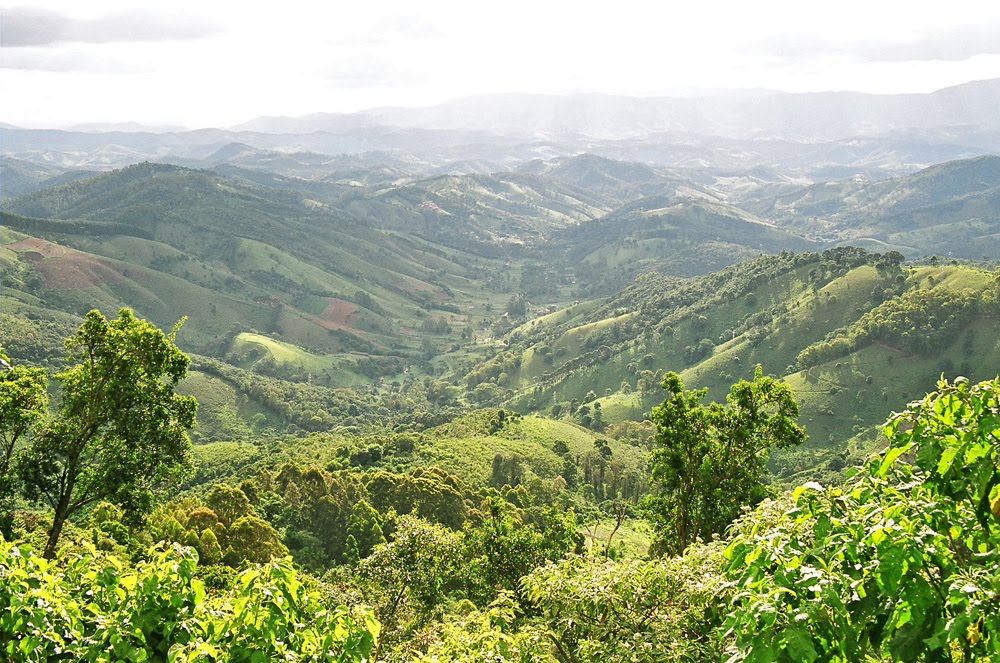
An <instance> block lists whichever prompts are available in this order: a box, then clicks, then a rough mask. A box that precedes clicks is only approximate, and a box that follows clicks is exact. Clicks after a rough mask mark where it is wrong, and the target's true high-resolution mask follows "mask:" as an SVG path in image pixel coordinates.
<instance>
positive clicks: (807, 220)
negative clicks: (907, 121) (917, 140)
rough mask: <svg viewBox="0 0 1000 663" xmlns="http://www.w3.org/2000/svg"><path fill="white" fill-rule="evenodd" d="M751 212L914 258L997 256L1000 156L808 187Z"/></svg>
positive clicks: (759, 204)
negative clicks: (876, 178) (873, 243)
mask: <svg viewBox="0 0 1000 663" xmlns="http://www.w3.org/2000/svg"><path fill="white" fill-rule="evenodd" d="M746 208H747V209H748V210H750V211H752V212H754V213H755V214H758V215H760V216H761V217H763V218H768V219H772V220H774V221H775V222H776V223H778V224H780V225H781V226H782V227H784V228H788V229H790V230H796V231H799V232H806V233H812V234H815V235H818V236H823V237H825V238H827V239H837V240H841V241H845V242H852V243H859V242H865V241H872V240H874V241H877V242H881V243H883V246H887V247H889V248H893V249H897V250H900V251H903V252H904V253H907V254H908V255H910V256H920V255H932V254H933V255H949V256H951V255H954V256H960V257H965V258H980V257H982V256H994V257H995V256H996V255H998V251H1000V244H998V242H1000V240H998V234H1000V157H997V156H982V157H977V158H974V159H965V160H959V161H950V162H947V163H943V164H938V165H935V166H931V167H930V168H926V169H924V170H921V171H919V172H917V173H914V174H912V175H908V176H905V177H899V178H893V179H889V180H883V181H878V182H871V181H868V180H867V179H865V178H853V179H848V180H843V181H838V182H826V183H821V184H816V185H813V186H810V187H806V188H804V189H801V190H799V191H796V192H794V193H790V194H786V195H783V196H779V197H777V198H775V199H772V200H758V201H756V202H754V203H751V204H748V205H746Z"/></svg>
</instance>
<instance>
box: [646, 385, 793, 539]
mask: <svg viewBox="0 0 1000 663" xmlns="http://www.w3.org/2000/svg"><path fill="white" fill-rule="evenodd" d="M663 388H664V389H665V390H666V391H667V393H668V396H667V398H666V399H665V400H664V401H663V404H662V405H660V406H658V407H656V408H653V413H652V420H653V423H654V424H655V425H656V429H657V432H656V442H655V445H654V448H653V453H652V462H651V468H652V483H653V487H654V490H655V494H654V495H652V496H651V497H650V498H649V499H648V500H647V503H646V506H647V510H648V513H649V514H650V516H651V518H652V520H653V522H654V524H655V525H656V527H657V543H658V547H659V548H660V549H662V550H666V551H670V552H680V551H683V550H684V549H685V548H687V547H688V545H690V544H691V543H692V542H693V541H695V539H697V538H699V537H700V538H702V539H704V540H709V539H711V537H712V535H713V534H720V533H722V531H723V530H724V529H725V528H726V526H727V525H729V523H731V522H732V521H733V520H734V519H735V518H736V517H737V516H739V515H740V512H741V509H742V508H743V507H744V506H748V505H749V506H752V505H755V504H757V503H758V502H760V501H761V500H762V499H764V497H766V496H767V488H766V486H765V485H764V482H763V479H764V473H765V471H766V464H767V460H768V457H769V455H770V451H771V449H773V448H779V449H781V448H785V447H789V446H792V445H796V444H800V443H801V442H802V441H803V440H805V438H806V433H805V429H803V428H802V427H801V426H799V425H798V424H796V423H795V420H796V418H797V417H798V414H799V408H798V405H797V404H796V402H795V398H794V395H793V394H792V391H791V389H789V388H788V386H787V385H785V384H783V383H781V382H779V381H778V380H776V379H774V378H772V377H765V376H764V374H763V370H762V369H761V367H760V366H759V365H758V366H757V368H756V370H755V373H754V379H753V381H752V382H747V381H746V380H742V381H740V382H738V383H737V384H735V385H733V386H732V388H731V390H730V393H729V395H728V397H727V399H726V400H727V403H726V404H725V405H723V404H721V403H710V404H708V405H705V404H703V403H702V399H703V398H705V395H706V394H707V393H708V389H694V390H691V391H686V390H685V389H684V384H683V382H681V379H680V377H679V376H678V375H677V374H676V373H673V372H671V373H667V374H666V375H665V376H664V378H663Z"/></svg>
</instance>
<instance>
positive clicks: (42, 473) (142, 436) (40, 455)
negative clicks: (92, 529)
mask: <svg viewBox="0 0 1000 663" xmlns="http://www.w3.org/2000/svg"><path fill="white" fill-rule="evenodd" d="M178 328H179V324H178V325H177V326H175V327H174V329H173V331H172V332H171V333H170V334H164V333H163V332H162V331H160V330H159V329H158V328H157V327H156V326H155V325H153V324H152V323H150V322H147V321H145V320H142V319H141V318H138V317H136V316H135V314H134V313H133V312H132V311H131V310H130V309H127V308H123V309H121V310H120V311H119V312H118V318H117V319H115V320H108V319H107V318H105V317H104V316H103V315H102V314H101V313H100V312H99V311H96V310H95V311H91V312H90V313H88V314H87V316H86V318H85V320H84V322H83V324H82V325H81V326H80V328H79V330H78V331H77V332H76V334H75V335H74V336H72V337H71V338H69V339H68V340H67V341H66V348H67V350H68V351H69V360H70V361H71V362H73V363H72V365H71V366H70V367H69V368H68V369H66V370H65V371H63V372H61V373H59V374H58V375H56V376H55V379H56V381H57V382H58V383H59V387H60V389H59V398H58V403H57V405H56V407H55V409H54V411H53V412H51V413H46V416H45V418H44V421H43V422H42V423H41V424H40V425H39V427H38V430H37V431H36V433H35V434H34V435H33V436H32V438H31V439H30V441H29V442H28V444H27V445H26V447H25V449H24V450H23V451H21V452H20V453H19V454H18V459H17V463H16V464H17V474H18V476H19V479H20V481H21V482H22V488H23V491H24V493H25V495H26V496H27V497H29V498H31V499H41V500H44V501H45V502H47V503H48V504H49V505H50V506H51V507H52V508H53V509H54V510H55V513H54V516H53V524H52V528H51V530H50V532H49V540H48V543H47V545H46V548H45V555H46V556H47V557H51V556H52V555H54V554H55V550H56V545H57V544H58V541H59V536H60V533H61V531H62V527H63V525H64V524H65V522H66V519H67V518H68V517H69V516H71V515H72V514H73V513H75V512H76V511H78V510H79V509H81V508H83V507H85V506H89V505H93V504H96V503H97V502H99V501H101V500H106V501H109V502H112V503H114V504H117V505H118V506H120V507H122V508H123V509H124V511H125V515H126V517H127V518H131V519H133V520H135V519H138V518H139V517H141V516H142V515H143V514H146V513H148V512H149V511H150V509H151V508H152V498H153V495H152V490H153V488H154V487H156V486H157V485H159V484H161V483H163V482H164V481H166V480H168V479H171V478H173V477H175V476H177V475H178V474H179V473H181V472H183V471H184V469H185V468H186V467H187V465H188V452H189V450H190V447H191V441H190V439H189V438H188V435H187V431H188V429H190V428H191V427H192V426H194V422H195V412H196V410H197V402H196V401H195V399H194V398H193V397H191V396H181V395H179V394H177V393H175V388H176V386H177V383H178V382H180V380H181V379H182V378H183V377H184V376H185V375H186V373H187V369H188V364H189V363H190V359H189V358H188V356H187V355H185V354H184V353H183V352H181V351H180V349H178V348H177V346H176V345H175V344H174V337H175V335H176V332H177V330H178Z"/></svg>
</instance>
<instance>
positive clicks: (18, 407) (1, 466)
mask: <svg viewBox="0 0 1000 663" xmlns="http://www.w3.org/2000/svg"><path fill="white" fill-rule="evenodd" d="M45 383H46V379H45V371H44V370H43V369H40V368H25V367H22V366H14V367H12V366H11V365H10V364H9V363H7V358H6V357H5V356H4V354H3V351H2V350H0V507H2V506H3V503H4V501H5V500H7V499H8V498H10V497H11V496H12V495H13V493H14V484H15V481H14V477H13V473H12V471H11V469H12V462H13V459H14V451H15V449H16V447H17V444H18V442H19V441H21V440H23V439H27V438H28V437H29V436H30V435H31V432H32V430H33V429H34V427H35V426H36V425H37V424H38V423H39V421H41V420H42V418H43V417H44V415H45V412H46V410H47V408H48V393H47V392H46V390H45ZM2 515H3V514H2V512H0V517H2Z"/></svg>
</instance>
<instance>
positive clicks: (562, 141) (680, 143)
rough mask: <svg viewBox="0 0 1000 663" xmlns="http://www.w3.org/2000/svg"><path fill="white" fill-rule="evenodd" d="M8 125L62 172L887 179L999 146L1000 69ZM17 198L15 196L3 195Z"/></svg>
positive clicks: (7, 150)
mask: <svg viewBox="0 0 1000 663" xmlns="http://www.w3.org/2000/svg"><path fill="white" fill-rule="evenodd" d="M108 128H110V129H114V130H105V128H104V127H102V126H101V125H95V126H92V127H91V126H88V127H87V129H88V130H87V131H79V130H74V131H57V130H37V129H20V128H16V127H12V126H10V125H2V126H0V133H2V141H0V144H2V146H0V149H2V153H3V155H4V156H7V157H14V158H19V159H24V160H27V161H32V162H35V163H39V164H45V165H47V166H52V167H57V168H60V169H63V170H72V169H91V170H107V169H111V168H116V167H122V166H126V165H129V164H132V163H136V162H139V161H144V160H146V161H160V162H169V163H175V164H178V165H186V166H192V167H210V166H216V165H220V164H222V163H226V164H229V165H235V166H239V167H243V168H251V169H259V170H268V171H270V172H277V173H280V174H284V175H292V176H296V177H304V178H307V179H314V178H318V177H325V176H330V175H333V174H335V173H337V172H339V171H341V170H343V169H344V168H345V165H346V163H345V162H346V160H347V159H346V158H345V157H350V158H352V159H354V161H355V163H354V167H358V166H359V165H360V166H362V167H371V166H382V167H392V168H401V169H403V170H405V171H407V172H410V173H413V174H418V175H431V174H443V173H448V174H456V173H487V172H493V171H498V170H511V169H514V168H517V167H519V166H522V165H524V164H526V163H528V162H531V161H533V160H539V159H541V160H551V159H553V158H556V157H566V156H574V155H578V154H581V153H592V154H597V155H601V156H604V157H608V158H612V159H616V160H619V161H634V162H639V163H642V164H645V165H648V166H659V167H671V168H686V169H699V168H702V169H704V168H707V169H734V170H740V171H745V170H748V169H753V168H765V169H777V170H778V171H780V172H781V173H784V174H789V175H794V176H805V177H808V178H809V179H811V180H812V181H814V182H819V181H825V180H830V179H838V178H843V177H848V176H851V175H853V174H856V173H861V174H864V175H866V176H868V177H873V178H881V177H885V176H887V175H899V174H905V173H909V172H913V171H915V170H918V169H920V168H923V167H926V166H929V165H933V164H935V163H941V162H943V161H948V160H953V159H960V158H969V157H973V156H978V155H981V154H988V153H991V152H997V151H1000V79H997V80H988V81H978V82H973V83H967V84H965V85H960V86H956V87H952V88H946V89H943V90H939V91H937V92H934V93H931V94H908V95H867V94H859V93H847V92H828V93H817V94H788V93H779V92H770V91H745V92H731V93H725V94H717V95H713V96H706V97H693V98H667V97H656V98H634V97H617V96H606V95H594V94H587V95H582V94H581V95H566V96H545V95H494V96H487V97H473V98H468V99H460V100H456V101H452V102H448V103H445V104H441V105H439V106H433V107H429V108H383V109H375V110H369V111H363V112H358V113H350V114H336V113H318V114H314V115H308V116H304V117H297V118H288V117H268V118H257V119H254V120H250V121H249V122H246V123H243V124H241V125H238V126H235V127H231V128H228V129H198V130H193V131H160V130H145V131H142V130H136V129H137V128H138V127H137V126H135V125H131V124H129V125H122V126H118V125H109V127H108ZM7 197H9V195H8V196H7Z"/></svg>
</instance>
